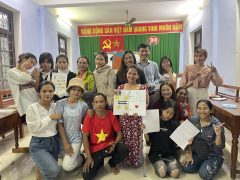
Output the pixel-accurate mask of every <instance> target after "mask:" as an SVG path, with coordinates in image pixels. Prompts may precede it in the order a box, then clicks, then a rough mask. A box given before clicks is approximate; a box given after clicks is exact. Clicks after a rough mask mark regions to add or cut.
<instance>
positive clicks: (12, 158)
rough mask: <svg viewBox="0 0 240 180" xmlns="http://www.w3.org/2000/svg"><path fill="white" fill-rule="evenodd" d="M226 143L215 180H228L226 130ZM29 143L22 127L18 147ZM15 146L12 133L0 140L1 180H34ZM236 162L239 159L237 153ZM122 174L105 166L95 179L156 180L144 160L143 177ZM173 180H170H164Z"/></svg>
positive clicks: (193, 177) (192, 178) (188, 178)
mask: <svg viewBox="0 0 240 180" xmlns="http://www.w3.org/2000/svg"><path fill="white" fill-rule="evenodd" d="M226 137H227V143H226V149H225V150H224V155H225V161H224V164H223V167H222V169H221V170H220V171H219V173H218V174H217V176H216V177H215V179H217V180H230V176H229V173H230V159H231V158H230V153H229V152H230V148H231V147H230V139H231V134H230V132H229V131H226ZM29 142H30V136H29V134H28V132H27V129H26V128H25V138H23V139H20V143H19V144H20V146H21V147H24V146H28V144H29ZM13 146H14V136H13V133H10V134H8V135H7V136H6V138H4V139H2V138H0V175H1V178H0V179H1V180H34V179H36V178H35V172H34V167H35V165H34V162H33V161H32V159H31V158H30V156H29V154H21V153H19V154H18V153H17V154H16V153H12V152H11V148H12V147H13ZM147 152H148V147H146V146H145V147H144V154H145V156H146V153H147ZM238 159H239V160H240V153H239V157H238ZM238 167H240V163H239V162H238ZM120 170H121V172H120V174H119V175H113V174H111V171H110V168H109V166H108V165H107V164H105V167H104V168H102V169H100V171H99V173H98V175H97V177H96V179H102V180H112V179H114V180H124V179H128V180H134V179H137V180H152V179H159V178H158V177H157V176H156V175H155V173H154V170H153V168H152V166H151V164H150V163H149V161H148V160H146V174H145V176H144V169H143V167H140V168H137V169H134V168H121V169H120ZM58 179H60V180H78V179H82V175H81V172H80V171H77V172H74V173H71V174H68V173H64V172H61V174H60V177H59V178H58ZM167 179H169V180H170V179H172V178H170V177H169V178H167ZM180 179H183V180H198V179H200V177H199V176H198V174H197V173H195V174H185V173H182V174H181V176H180ZM236 179H240V175H238V176H237V178H236Z"/></svg>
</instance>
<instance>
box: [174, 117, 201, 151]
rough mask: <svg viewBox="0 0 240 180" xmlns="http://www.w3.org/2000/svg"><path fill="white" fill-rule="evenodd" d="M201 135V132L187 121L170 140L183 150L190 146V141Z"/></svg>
mask: <svg viewBox="0 0 240 180" xmlns="http://www.w3.org/2000/svg"><path fill="white" fill-rule="evenodd" d="M198 133H199V130H198V129H197V128H196V127H195V126H194V125H193V124H192V123H191V122H190V121H189V120H185V121H184V122H183V123H182V124H181V125H180V126H178V128H177V129H176V130H175V131H174V132H173V133H172V134H171V136H170V138H171V139H172V140H173V141H174V142H175V143H176V144H177V145H178V146H179V147H180V148H182V149H183V150H184V149H185V147H186V146H187V145H188V140H190V139H192V138H194V137H195V136H196V135H197V134H198Z"/></svg>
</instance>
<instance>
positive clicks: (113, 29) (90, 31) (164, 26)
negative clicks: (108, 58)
mask: <svg viewBox="0 0 240 180" xmlns="http://www.w3.org/2000/svg"><path fill="white" fill-rule="evenodd" d="M172 32H183V22H182V21H177V22H157V23H139V24H132V25H131V26H124V25H96V26H78V35H79V36H106V35H126V34H159V33H172Z"/></svg>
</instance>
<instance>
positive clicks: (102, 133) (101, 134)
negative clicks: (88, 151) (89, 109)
mask: <svg viewBox="0 0 240 180" xmlns="http://www.w3.org/2000/svg"><path fill="white" fill-rule="evenodd" d="M95 135H96V136H97V137H98V142H97V143H100V142H101V141H105V140H106V137H107V136H108V134H104V132H103V129H101V132H100V134H95Z"/></svg>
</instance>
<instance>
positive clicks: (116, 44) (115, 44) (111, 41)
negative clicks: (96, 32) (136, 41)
mask: <svg viewBox="0 0 240 180" xmlns="http://www.w3.org/2000/svg"><path fill="white" fill-rule="evenodd" d="M100 49H101V51H104V52H112V51H123V50H124V37H123V36H100Z"/></svg>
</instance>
